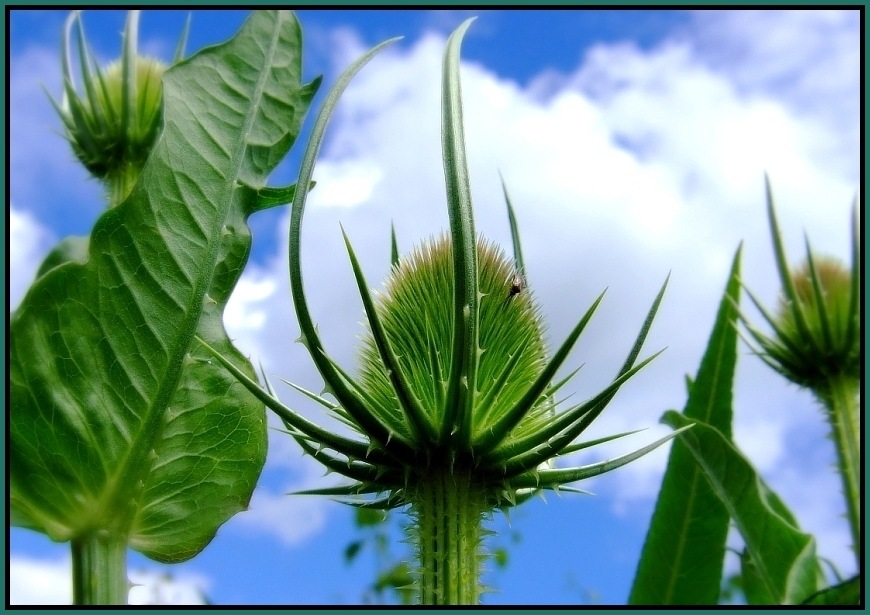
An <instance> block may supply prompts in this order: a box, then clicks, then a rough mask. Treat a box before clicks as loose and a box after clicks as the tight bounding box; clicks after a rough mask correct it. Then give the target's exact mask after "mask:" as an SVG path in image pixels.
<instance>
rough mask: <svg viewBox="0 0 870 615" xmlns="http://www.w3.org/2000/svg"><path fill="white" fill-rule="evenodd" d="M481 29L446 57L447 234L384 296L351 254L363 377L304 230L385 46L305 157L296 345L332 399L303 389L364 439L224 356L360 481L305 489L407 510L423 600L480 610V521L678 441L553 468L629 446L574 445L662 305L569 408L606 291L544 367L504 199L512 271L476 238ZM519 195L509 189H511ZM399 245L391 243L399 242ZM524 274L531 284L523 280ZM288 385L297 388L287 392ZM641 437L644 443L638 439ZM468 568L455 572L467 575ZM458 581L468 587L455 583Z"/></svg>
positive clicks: (296, 431)
mask: <svg viewBox="0 0 870 615" xmlns="http://www.w3.org/2000/svg"><path fill="white" fill-rule="evenodd" d="M469 25H470V20H469V21H467V22H465V23H464V24H463V25H462V26H460V28H458V29H457V30H456V31H455V32H454V33H453V35H452V36H451V37H450V39H449V41H448V43H447V50H446V53H445V58H444V68H443V81H442V83H443V89H442V156H443V161H444V171H445V179H446V187H447V201H448V213H449V218H450V231H449V235H447V236H445V237H442V238H440V239H435V240H430V241H427V242H424V243H423V244H422V245H420V246H419V247H418V248H417V249H416V250H415V251H414V252H413V253H412V254H411V255H410V256H409V257H407V258H405V259H404V260H399V261H398V263H396V264H395V266H394V267H393V270H392V274H391V277H390V279H389V280H388V282H387V284H386V289H385V292H384V293H383V295H382V296H381V297H380V298H379V300H376V299H375V297H373V296H372V293H371V292H370V290H369V286H368V284H367V282H366V280H365V277H364V275H363V272H362V270H361V268H360V265H359V262H358V260H357V258H356V255H355V253H354V250H353V248H352V246H351V243H350V241H349V239H348V237H347V235H346V234H345V236H344V238H345V243H346V247H347V250H348V255H349V258H350V262H351V267H352V269H353V272H354V276H355V278H356V282H357V286H358V290H359V293H360V296H361V298H362V303H363V307H364V309H365V314H366V317H367V320H368V328H367V331H366V334H365V335H364V340H363V347H362V351H361V369H360V374H359V376H358V377H357V378H354V377H353V376H352V375H351V374H349V373H348V372H346V371H345V370H343V369H342V368H341V367H339V366H338V365H337V364H336V363H335V362H334V361H333V360H332V359H331V358H330V357H329V355H328V354H327V353H326V351H325V349H324V347H323V344H322V342H321V339H320V336H319V334H318V331H317V328H316V327H315V325H314V322H313V319H312V317H311V314H310V311H309V308H308V303H307V300H306V298H305V291H304V286H303V283H302V268H301V262H300V254H301V224H302V218H303V214H304V209H305V203H306V198H307V195H308V188H309V186H310V182H311V178H312V174H313V169H314V163H315V159H316V157H317V153H318V150H319V147H320V144H321V142H322V140H323V136H324V133H325V129H326V126H327V123H328V121H329V118H330V116H331V114H332V111H333V109H334V108H335V105H336V104H337V102H338V99H339V97H340V95H341V93H342V91H343V90H344V88H345V87H346V86H347V84H348V83H349V82H350V80H351V79H352V78H353V76H354V75H355V74H356V72H357V71H358V70H359V69H360V68H362V66H363V65H364V64H365V63H366V62H368V61H369V60H370V59H371V58H372V57H373V56H374V55H375V53H377V52H378V51H379V50H380V49H382V48H383V47H384V46H385V45H386V44H388V43H389V42H391V41H388V42H387V43H383V44H381V45H379V46H377V47H375V48H374V49H372V50H371V51H369V52H368V53H367V54H366V55H364V56H363V57H362V58H360V59H359V60H358V61H357V62H355V63H354V64H353V65H352V66H351V67H350V68H348V69H347V71H345V73H344V74H343V75H342V76H341V78H340V79H339V81H338V83H337V84H336V85H335V86H334V87H333V89H332V91H331V92H330V93H329V94H328V96H327V97H326V99H325V101H324V103H323V107H322V109H321V111H320V114H319V116H318V118H317V121H316V123H315V125H314V127H313V129H312V134H311V137H310V140H309V143H308V145H307V149H306V152H305V155H304V158H303V161H302V166H301V170H300V174H299V178H298V181H297V186H298V187H299V188H298V190H297V192H296V195H295V198H294V201H293V207H292V211H291V221H290V250H289V265H290V283H291V289H292V292H293V298H294V306H295V308H296V315H297V318H298V321H299V326H300V329H301V331H302V334H301V336H300V341H301V342H302V343H303V344H305V346H306V347H307V348H308V350H309V352H310V354H311V358H312V360H313V361H314V363H315V365H316V366H317V368H318V370H319V372H320V373H321V375H322V377H323V379H324V382H325V384H326V391H327V392H328V394H330V395H331V396H332V397H333V398H334V399H335V402H333V401H332V400H330V399H327V398H326V397H323V396H320V395H317V394H315V393H312V392H310V391H307V390H305V389H303V388H302V387H299V386H297V385H292V384H291V385H290V386H293V387H294V388H295V389H296V390H298V391H300V392H301V393H303V394H305V395H307V396H308V397H310V398H311V399H313V400H315V401H317V402H318V403H320V404H321V405H323V406H324V407H325V408H326V409H327V410H328V411H329V412H330V413H332V414H333V415H334V416H336V417H337V418H338V419H339V420H341V421H342V422H343V423H345V424H346V425H348V426H349V427H350V428H351V430H352V431H353V432H354V434H355V435H357V436H358V438H357V437H344V436H341V435H339V434H335V433H332V432H330V431H328V430H326V429H323V428H321V427H320V426H318V425H316V424H314V423H313V422H311V421H308V420H307V419H305V418H304V417H302V416H301V415H299V414H298V413H296V412H294V411H293V410H291V409H290V408H288V407H286V406H285V405H284V404H282V403H281V402H280V401H279V400H278V399H277V397H276V396H275V395H274V392H273V391H272V387H271V385H268V383H267V390H265V391H264V390H262V389H260V387H259V385H258V384H257V383H256V382H254V381H252V380H251V379H249V378H247V377H245V375H244V374H242V373H241V372H240V371H239V370H237V369H236V368H235V367H234V366H233V365H232V363H230V362H229V361H227V360H225V359H223V358H221V357H220V356H219V355H216V356H217V358H218V359H219V360H220V361H221V363H222V364H224V365H225V366H226V367H227V369H229V370H230V371H231V372H233V373H234V374H235V375H236V377H237V378H238V379H239V380H240V381H241V382H242V383H243V384H245V386H247V387H248V388H249V389H250V390H251V391H252V392H254V393H255V394H256V395H257V396H258V397H259V398H260V399H261V400H262V401H263V402H264V403H265V404H266V405H267V406H269V407H270V408H271V409H272V410H273V411H275V412H276V414H278V415H279V416H280V418H281V419H282V420H283V422H284V424H285V425H286V427H287V429H288V431H289V433H290V434H291V435H292V436H293V437H294V438H295V439H296V440H297V442H298V443H299V444H300V445H301V447H302V448H303V449H304V450H305V451H306V452H308V453H309V454H311V455H312V456H313V457H314V458H315V459H317V460H319V461H320V462H321V463H322V464H323V465H325V466H326V467H327V468H328V469H329V470H332V471H335V472H338V473H340V474H343V475H344V476H346V477H347V478H349V479H351V480H352V481H353V482H352V483H350V484H347V485H343V486H338V487H332V488H323V489H315V490H310V491H306V492H305V493H310V494H321V495H332V496H337V497H340V498H343V499H344V500H345V501H346V502H348V503H351V504H354V505H356V506H364V507H374V508H395V507H400V506H408V507H409V508H410V511H409V512H410V514H411V516H412V518H413V520H414V522H413V524H412V525H411V528H410V530H409V532H410V535H411V540H412V542H413V543H414V544H415V545H416V546H417V550H418V553H417V555H418V564H419V565H418V567H417V580H418V589H419V592H420V600H421V601H422V602H423V603H424V604H468V603H476V602H477V601H478V597H479V591H480V590H479V587H478V580H477V579H478V572H479V570H480V565H481V561H482V559H481V558H482V556H481V542H482V537H483V532H482V529H481V522H482V519H483V517H484V516H485V515H486V514H488V513H489V512H491V511H492V510H494V509H495V508H497V507H503V508H504V507H510V506H513V505H516V504H518V503H520V502H521V501H523V500H525V499H526V498H528V497H529V496H530V495H531V494H532V493H534V492H535V491H538V490H542V489H550V490H557V489H562V490H565V491H578V490H577V489H575V488H573V487H571V486H570V484H571V483H574V482H576V481H580V480H582V479H585V478H589V477H592V476H597V475H599V474H602V473H604V472H608V471H610V470H612V469H615V468H617V467H620V466H622V465H624V464H626V463H628V462H630V461H632V460H634V459H637V458H638V457H640V456H642V455H644V454H646V453H647V452H649V451H651V450H652V449H654V448H656V447H657V446H659V445H661V444H662V443H664V442H666V441H667V440H669V439H670V438H672V437H673V436H674V435H676V434H677V433H678V432H673V433H672V434H670V435H668V436H666V437H665V438H662V439H660V440H659V441H657V442H654V443H652V444H650V445H648V446H646V447H643V448H641V449H640V450H638V451H635V452H633V453H630V454H628V455H625V456H622V457H619V458H617V459H611V460H607V461H602V462H599V463H594V464H591V465H586V466H581V467H573V468H556V467H555V463H554V460H555V459H556V458H557V457H559V456H563V455H567V454H570V453H574V452H576V451H578V450H580V449H584V448H588V447H591V446H594V445H596V444H601V443H603V442H607V441H610V440H613V439H616V438H619V437H622V436H624V435H628V434H617V435H614V436H611V437H606V438H601V439H598V440H594V441H587V442H580V443H578V442H576V439H577V438H578V437H579V436H580V435H581V434H582V432H583V431H584V430H585V429H586V428H587V427H588V426H589V425H590V424H591V423H592V422H593V421H594V420H595V418H597V417H598V416H599V415H600V414H601V412H602V411H603V410H604V408H605V407H606V406H607V404H608V402H609V401H610V400H611V399H612V398H613V396H614V395H615V394H616V392H617V390H618V389H619V388H620V386H621V385H622V384H624V383H625V382H626V381H627V380H628V379H629V378H631V376H633V375H634V374H635V373H636V372H637V371H638V370H640V369H641V368H642V367H643V366H645V365H646V364H647V363H648V362H649V361H651V360H652V359H653V358H654V356H655V355H654V356H653V357H650V358H647V359H645V360H643V361H637V358H638V355H639V353H640V349H641V346H642V345H643V342H644V340H645V338H646V335H647V332H648V331H649V328H650V326H651V324H652V319H653V317H654V315H655V313H656V311H657V309H658V306H659V303H660V301H661V299H662V296H663V294H664V286H663V287H662V289H661V291H660V292H659V294H658V296H657V297H656V299H655V301H654V302H653V305H652V307H651V308H650V310H649V313H648V316H647V318H646V320H645V322H644V323H643V325H642V327H641V330H640V332H639V334H638V336H637V339H636V341H635V344H634V346H633V348H632V349H631V350H630V352H629V353H628V357H627V358H626V360H625V363H624V364H623V366H622V368H621V369H620V371H619V373H618V374H617V376H616V377H615V378H614V380H613V381H612V382H611V383H610V385H609V386H607V387H606V388H605V389H604V390H603V391H601V392H600V393H598V394H597V395H595V396H593V397H592V398H591V399H589V400H586V401H585V402H582V403H578V404H575V405H571V406H570V407H568V408H564V409H561V410H560V409H559V407H560V405H564V404H560V400H559V399H558V398H557V394H558V391H559V389H560V388H561V387H562V386H563V385H564V384H565V383H566V382H568V380H570V378H571V377H572V376H573V375H574V374H575V373H576V370H575V372H572V373H571V374H569V375H568V376H567V377H566V378H563V379H561V380H559V381H555V377H556V374H557V371H558V370H559V369H560V368H561V367H562V365H563V364H564V362H565V360H566V359H567V357H568V354H569V353H570V351H571V350H572V348H573V346H574V344H575V342H576V341H577V340H578V338H579V337H580V334H581V333H582V332H583V330H584V329H585V327H586V326H587V324H588V323H589V321H590V319H591V318H592V315H593V314H594V312H595V311H596V309H597V307H598V306H599V304H600V302H601V300H602V298H603V293H602V295H600V296H599V297H598V298H597V299H596V300H595V301H594V302H593V304H592V306H591V307H590V308H589V309H588V310H587V311H586V313H585V314H584V315H583V316H582V317H581V319H580V321H579V322H578V323H577V325H576V326H575V327H574V329H573V330H572V331H571V333H570V335H569V336H568V339H567V340H566V341H565V342H564V343H563V344H562V345H561V346H560V347H559V348H558V349H557V350H556V352H555V353H554V354H553V356H552V357H550V358H549V359H548V358H547V353H546V349H545V345H544V339H543V330H544V326H543V322H542V318H541V315H540V312H539V310H538V308H537V307H536V304H535V302H534V300H533V296H532V293H531V291H530V288H531V285H529V288H526V283H525V282H526V280H525V279H524V278H523V272H524V267H523V263H522V256H521V251H520V246H519V239H518V232H517V227H516V224H515V220H514V216H513V210H512V207H511V205H510V201H509V199H508V211H509V218H510V222H511V227H512V234H513V244H514V261H513V262H511V261H510V260H509V259H508V258H507V257H506V256H505V255H504V253H503V252H502V251H501V250H500V249H498V248H497V247H496V246H494V245H492V244H491V243H489V242H487V241H485V240H480V239H479V238H478V236H477V234H476V231H475V228H474V219H473V211H472V204H471V197H470V184H469V176H468V168H467V163H466V157H465V145H464V135H463V125H462V108H461V96H460V84H459V48H460V43H461V40H462V37H463V35H464V33H465V30H466V29H467V27H468V26H469ZM506 196H507V193H506ZM394 245H395V242H394ZM517 278H520V279H521V280H522V281H519V282H518V280H517ZM288 384H289V383H288ZM632 433H633V432H632ZM457 571H458V572H457ZM450 574H457V575H458V576H457V577H455V578H454V577H450V578H445V577H446V576H449V575H450Z"/></svg>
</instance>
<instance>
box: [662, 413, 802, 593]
mask: <svg viewBox="0 0 870 615" xmlns="http://www.w3.org/2000/svg"><path fill="white" fill-rule="evenodd" d="M664 421H665V422H666V423H667V424H668V425H670V426H671V427H674V428H678V427H682V426H684V425H689V424H691V423H692V421H691V420H690V419H687V418H686V417H684V416H683V415H681V414H679V413H677V412H674V411H670V412H667V413H665V417H664ZM682 439H683V442H684V443H685V445H686V448H688V449H689V451H690V452H691V454H692V456H693V457H694V458H695V460H696V461H697V462H698V465H699V466H700V468H701V469H702V471H703V473H704V477H705V478H706V479H707V481H708V483H709V485H710V486H711V487H712V489H713V491H714V492H715V494H716V495H717V496H718V498H719V499H720V500H721V501H722V503H723V504H724V506H725V508H726V509H727V511H728V513H729V515H730V516H731V518H732V519H733V521H734V524H735V525H736V526H737V529H738V531H739V532H740V535H741V536H742V537H743V541H744V543H745V544H746V550H747V552H748V553H749V556H750V558H751V560H752V565H753V567H754V570H755V572H754V574H756V575H757V577H758V579H759V582H760V583H762V584H763V586H764V589H765V590H766V594H768V595H769V598H770V599H771V600H772V602H773V603H774V604H800V603H801V602H802V601H803V600H805V599H806V598H807V597H808V596H810V595H811V594H812V593H814V592H815V591H816V590H817V589H818V586H817V579H818V575H819V563H818V560H817V559H816V554H815V540H814V539H813V537H812V536H810V535H809V534H805V533H803V532H801V531H800V529H799V528H798V527H797V525H796V523H795V521H794V518H793V517H792V515H791V514H790V513H787V514H783V513H784V511H786V507H785V505H784V504H783V503H782V501H781V500H780V499H779V498H778V497H777V496H776V494H775V493H773V492H772V491H771V490H770V488H768V486H767V485H766V484H765V483H764V481H763V480H762V479H761V477H760V476H759V475H758V474H757V473H756V471H755V469H754V468H753V467H752V465H751V464H750V463H749V461H748V460H747V459H746V458H745V457H744V456H743V455H742V454H741V453H740V451H738V450H737V448H736V447H735V446H734V445H733V444H732V443H731V441H730V439H728V438H726V437H725V436H724V435H723V434H722V433H721V432H720V431H719V430H718V429H716V428H714V427H711V426H710V425H707V424H705V423H702V422H700V421H695V422H694V427H693V428H692V429H690V430H689V431H688V432H687V433H686V434H685V435H684V436H683V438H682ZM757 595H762V594H761V593H760V592H757Z"/></svg>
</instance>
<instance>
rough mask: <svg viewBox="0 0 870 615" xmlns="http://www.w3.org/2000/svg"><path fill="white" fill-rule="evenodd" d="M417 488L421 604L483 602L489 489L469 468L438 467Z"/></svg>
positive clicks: (414, 529)
mask: <svg viewBox="0 0 870 615" xmlns="http://www.w3.org/2000/svg"><path fill="white" fill-rule="evenodd" d="M415 491H416V493H415V497H414V499H413V501H412V512H413V513H414V515H415V517H416V520H415V525H414V526H412V529H411V531H412V532H414V533H415V534H416V536H414V538H415V539H416V541H417V546H418V549H419V553H418V562H419V566H420V569H419V571H418V573H419V584H420V602H421V604H425V605H457V604H478V602H479V600H480V583H479V577H480V568H481V561H482V554H481V549H482V544H481V539H482V533H481V524H482V521H483V513H484V511H485V510H486V508H485V497H484V493H483V491H482V490H481V489H480V488H479V487H478V486H476V485H474V484H473V483H472V480H471V475H470V474H469V473H463V472H457V473H453V472H449V471H445V470H433V471H432V472H431V473H429V474H428V475H427V476H425V477H424V478H423V479H422V480H421V481H420V483H418V485H417V488H416V490H415Z"/></svg>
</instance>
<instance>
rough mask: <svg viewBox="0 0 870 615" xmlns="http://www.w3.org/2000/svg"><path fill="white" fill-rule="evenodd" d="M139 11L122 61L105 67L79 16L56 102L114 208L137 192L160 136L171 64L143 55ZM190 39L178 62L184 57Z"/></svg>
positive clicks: (130, 22) (66, 48)
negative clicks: (166, 73)
mask: <svg viewBox="0 0 870 615" xmlns="http://www.w3.org/2000/svg"><path fill="white" fill-rule="evenodd" d="M73 27H75V28H76V34H77V43H78V45H77V46H78V55H79V58H78V59H79V62H78V64H79V70H80V72H81V79H82V81H83V84H82V92H81V93H80V92H79V91H78V90H77V88H76V84H75V82H74V80H73V73H72V57H71V56H72V52H71V48H70V44H69V43H70V41H69V38H70V34H71V32H72V29H73ZM138 27H139V11H130V13H129V14H128V18H127V24H126V27H125V29H124V34H123V52H122V54H121V57H120V59H118V60H117V61H115V62H112V63H111V64H109V65H107V66H106V67H105V68H100V67H99V66H98V65H97V64H96V62H95V61H94V59H93V57H92V56H91V53H90V51H89V49H88V45H87V40H86V38H85V35H84V28H83V26H82V21H81V16H80V15H79V13H78V12H77V11H74V12H73V13H72V14H71V15H70V17H69V19H68V20H67V23H66V27H65V28H64V34H63V42H62V46H63V78H64V85H63V97H62V99H61V102H60V104H58V103H56V102H54V100H52V103H53V104H54V107H55V109H56V110H57V112H58V114H59V115H60V118H61V120H62V121H63V125H64V128H65V133H66V137H67V139H68V140H69V142H70V145H71V146H72V150H73V153H74V154H75V156H76V158H77V159H78V160H79V162H81V163H82V165H83V166H84V167H85V168H86V169H87V170H88V172H89V173H90V174H91V175H92V176H93V177H95V178H96V179H98V180H100V181H101V182H102V183H103V184H104V185H105V186H106V191H107V197H108V201H109V206H110V207H111V206H115V205H118V204H119V203H121V201H123V200H124V199H125V198H126V197H127V195H128V194H129V193H130V191H131V190H132V188H133V185H134V184H135V183H136V180H137V179H138V177H139V173H140V172H141V170H142V168H143V166H144V165H145V161H146V160H147V158H148V155H149V154H150V153H151V150H152V149H153V147H154V144H155V143H156V141H157V138H158V136H159V132H160V126H161V121H162V110H163V86H162V77H163V73H164V71H165V70H166V69H167V65H166V64H164V63H163V62H161V61H159V60H156V59H153V58H148V57H145V56H140V55H139V54H138V53H137V50H136V48H137V38H138ZM184 38H185V35H182V39H181V41H180V42H179V47H178V52H177V54H176V58H180V57H181V53H182V49H183V45H184Z"/></svg>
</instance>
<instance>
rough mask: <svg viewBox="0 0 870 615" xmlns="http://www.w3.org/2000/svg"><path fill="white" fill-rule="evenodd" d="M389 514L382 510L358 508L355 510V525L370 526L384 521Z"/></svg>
mask: <svg viewBox="0 0 870 615" xmlns="http://www.w3.org/2000/svg"><path fill="white" fill-rule="evenodd" d="M388 517H389V515H388V514H387V513H385V512H384V511H382V510H368V509H366V508H358V509H357V511H356V518H355V521H354V522H355V523H356V526H357V527H371V526H373V525H381V524H383V523H384V522H386V520H387V518H388Z"/></svg>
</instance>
